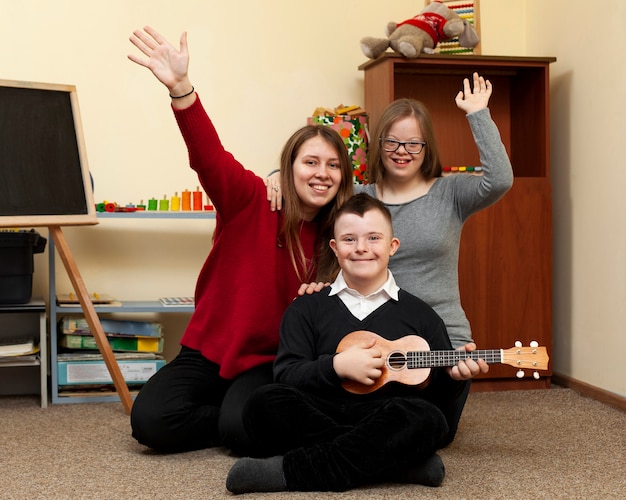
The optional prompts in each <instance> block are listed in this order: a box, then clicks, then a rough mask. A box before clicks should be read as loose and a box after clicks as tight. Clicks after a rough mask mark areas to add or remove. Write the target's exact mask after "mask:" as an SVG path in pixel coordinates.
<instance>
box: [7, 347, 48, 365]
mask: <svg viewBox="0 0 626 500" xmlns="http://www.w3.org/2000/svg"><path fill="white" fill-rule="evenodd" d="M35 350H36V351H38V350H39V349H35ZM39 364H41V363H40V360H39V355H38V354H31V353H29V354H17V355H16V354H13V355H9V356H0V368H6V367H8V366H31V365H39Z"/></svg>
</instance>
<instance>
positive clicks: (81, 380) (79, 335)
mask: <svg viewBox="0 0 626 500" xmlns="http://www.w3.org/2000/svg"><path fill="white" fill-rule="evenodd" d="M100 323H101V324H102V329H103V330H104V333H105V335H106V337H107V340H108V342H109V345H110V346H111V349H112V350H113V354H114V355H115V358H116V360H117V362H118V365H119V367H120V371H121V372H122V375H123V377H124V380H125V381H126V383H127V384H128V386H129V389H131V390H133V389H135V390H136V389H138V388H139V387H141V385H143V384H144V383H145V382H146V381H147V380H148V379H149V378H150V377H151V376H152V375H154V374H155V373H156V372H157V371H158V370H159V369H160V368H161V367H163V366H164V365H165V360H164V358H163V356H161V353H162V352H163V327H162V325H161V324H160V323H156V322H152V321H127V320H114V319H101V320H100ZM58 331H59V336H58V337H59V346H60V347H61V349H60V352H59V353H58V355H57V364H58V370H57V373H58V385H59V393H60V394H61V393H63V394H64V395H76V396H78V395H80V396H83V395H85V394H89V393H92V394H94V393H97V394H102V393H103V392H114V390H115V389H114V386H113V380H112V379H111V375H110V374H109V371H108V369H107V367H106V364H105V362H104V360H103V359H102V355H101V354H100V351H99V350H98V346H97V344H96V341H95V339H94V337H93V334H92V332H91V330H90V328H89V325H88V323H87V320H86V319H85V318H84V317H83V316H75V315H68V316H64V317H62V318H61V319H60V320H59V324H58Z"/></svg>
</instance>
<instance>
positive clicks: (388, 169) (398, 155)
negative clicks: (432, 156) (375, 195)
mask: <svg viewBox="0 0 626 500" xmlns="http://www.w3.org/2000/svg"><path fill="white" fill-rule="evenodd" d="M385 138H388V139H394V140H396V141H402V142H407V141H416V142H425V139H424V135H423V133H422V129H421V127H420V125H419V122H418V121H417V119H416V118H415V117H413V116H407V117H406V118H402V119H400V120H398V121H396V122H394V123H393V124H392V125H391V127H390V128H389V131H388V132H387V134H386V135H385ZM427 147H428V144H427V145H425V146H424V147H423V148H422V150H421V151H420V152H419V153H418V154H409V153H408V152H407V151H406V149H405V148H404V146H399V147H398V149H397V150H396V151H393V152H389V151H385V150H384V149H382V148H381V151H380V156H381V160H382V163H383V165H384V167H385V175H386V176H387V177H388V179H389V180H396V181H403V180H408V179H412V178H414V177H415V176H418V175H419V176H421V177H423V174H422V172H421V167H422V164H423V163H424V157H425V154H426V148H427Z"/></svg>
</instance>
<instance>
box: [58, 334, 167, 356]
mask: <svg viewBox="0 0 626 500" xmlns="http://www.w3.org/2000/svg"><path fill="white" fill-rule="evenodd" d="M107 340H108V341H109V345H110V346H111V349H112V350H113V351H126V352H154V353H161V352H163V337H158V338H157V337H127V336H124V337H122V336H109V335H107ZM59 345H61V346H62V347H66V348H68V349H91V350H93V349H98V345H97V344H96V339H95V338H94V337H93V336H91V335H70V334H64V335H61V336H60V338H59Z"/></svg>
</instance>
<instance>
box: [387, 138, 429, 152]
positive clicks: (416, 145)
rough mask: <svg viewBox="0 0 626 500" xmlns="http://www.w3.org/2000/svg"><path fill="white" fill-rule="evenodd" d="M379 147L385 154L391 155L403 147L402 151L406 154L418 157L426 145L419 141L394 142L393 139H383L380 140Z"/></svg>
mask: <svg viewBox="0 0 626 500" xmlns="http://www.w3.org/2000/svg"><path fill="white" fill-rule="evenodd" d="M380 145H381V147H382V148H383V149H384V150H385V151H387V153H393V152H395V151H397V150H398V148H399V147H400V146H404V150H405V151H406V152H407V153H409V154H411V155H418V154H420V153H421V152H422V149H424V146H426V143H425V142H421V141H396V140H395V139H389V138H388V137H384V138H381V139H380Z"/></svg>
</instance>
